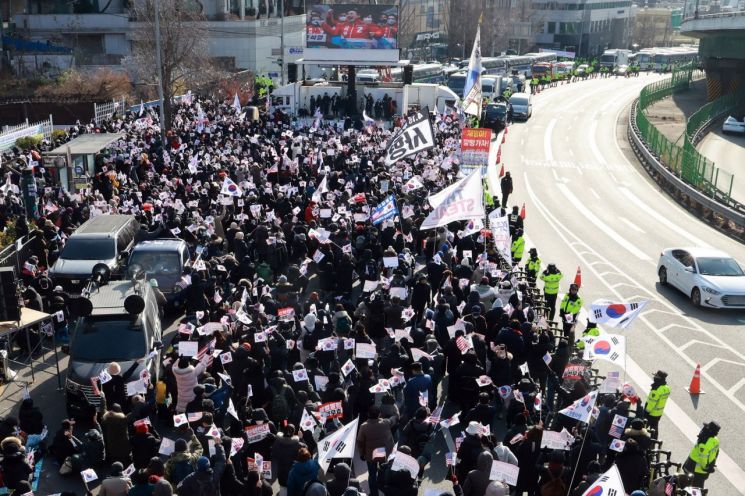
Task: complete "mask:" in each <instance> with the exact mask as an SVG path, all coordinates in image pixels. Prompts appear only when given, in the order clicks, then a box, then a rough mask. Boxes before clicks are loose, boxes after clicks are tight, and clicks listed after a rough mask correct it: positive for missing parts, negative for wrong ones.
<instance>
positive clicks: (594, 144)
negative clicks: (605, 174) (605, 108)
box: [587, 119, 608, 165]
mask: <svg viewBox="0 0 745 496" xmlns="http://www.w3.org/2000/svg"><path fill="white" fill-rule="evenodd" d="M597 130H598V121H596V120H595V119H593V120H592V121H591V122H590V131H589V132H588V135H589V136H588V140H587V141H589V142H590V151H591V152H592V154H593V155H595V160H597V161H598V163H599V164H601V165H607V163H608V162H606V161H605V157H603V154H602V153H600V149H599V148H598V140H597Z"/></svg>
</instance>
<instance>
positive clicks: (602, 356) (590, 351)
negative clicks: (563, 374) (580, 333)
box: [582, 334, 626, 364]
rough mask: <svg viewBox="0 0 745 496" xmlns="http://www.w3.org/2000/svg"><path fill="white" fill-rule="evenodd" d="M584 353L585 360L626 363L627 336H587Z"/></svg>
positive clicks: (583, 339) (584, 339)
mask: <svg viewBox="0 0 745 496" xmlns="http://www.w3.org/2000/svg"><path fill="white" fill-rule="evenodd" d="M582 341H584V342H585V348H584V351H583V354H584V356H583V357H582V358H583V359H584V360H594V359H598V360H605V361H606V362H611V363H620V364H622V363H623V362H624V358H625V355H626V336H623V335H621V334H602V335H600V336H585V337H583V338H582Z"/></svg>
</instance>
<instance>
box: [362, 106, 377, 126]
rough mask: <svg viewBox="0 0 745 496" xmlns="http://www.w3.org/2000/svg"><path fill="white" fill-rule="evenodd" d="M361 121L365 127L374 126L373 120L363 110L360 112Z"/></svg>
mask: <svg viewBox="0 0 745 496" xmlns="http://www.w3.org/2000/svg"><path fill="white" fill-rule="evenodd" d="M362 120H363V121H364V122H365V126H373V125H375V119H373V118H372V117H370V116H369V115H367V112H366V111H365V110H363V111H362Z"/></svg>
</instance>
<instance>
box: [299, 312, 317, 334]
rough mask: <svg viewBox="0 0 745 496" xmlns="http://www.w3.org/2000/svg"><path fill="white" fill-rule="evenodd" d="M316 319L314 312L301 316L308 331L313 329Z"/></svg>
mask: <svg viewBox="0 0 745 496" xmlns="http://www.w3.org/2000/svg"><path fill="white" fill-rule="evenodd" d="M317 320H318V319H317V318H316V316H315V314H312V313H309V314H308V315H306V316H305V318H303V325H304V326H305V328H306V329H308V330H309V331H313V330H315V328H316V321H317Z"/></svg>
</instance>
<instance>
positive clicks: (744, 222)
mask: <svg viewBox="0 0 745 496" xmlns="http://www.w3.org/2000/svg"><path fill="white" fill-rule="evenodd" d="M638 106H639V99H636V100H634V102H633V104H632V106H631V111H630V112H629V121H628V137H629V142H630V143H631V145H632V148H633V149H634V153H635V154H636V155H637V156H638V157H639V158H640V159H641V160H642V162H643V163H644V164H645V165H646V167H647V168H648V169H650V170H651V171H652V172H654V173H655V174H656V175H658V177H659V178H660V179H661V180H662V181H663V182H664V183H666V184H667V185H669V187H670V188H671V189H672V190H673V192H674V193H676V194H678V195H683V197H687V198H689V199H690V200H691V201H693V202H695V203H696V204H698V205H701V206H702V207H704V208H706V209H709V210H711V211H713V212H716V213H717V214H719V215H721V216H722V217H723V218H724V219H727V220H729V221H731V222H733V223H734V224H736V225H737V226H740V227H745V207H743V206H742V205H740V204H736V205H734V206H735V207H736V208H732V207H730V206H729V205H727V204H725V203H722V202H721V201H720V199H719V198H717V197H716V196H709V195H707V194H705V193H704V192H703V191H701V190H699V189H697V188H695V187H694V186H692V185H691V184H689V183H687V182H686V181H684V180H683V179H682V178H681V177H680V175H679V174H676V173H675V171H674V170H671V169H670V168H668V167H667V166H666V165H664V164H663V163H662V162H661V161H660V156H659V155H655V154H654V153H653V152H652V151H651V150H650V148H649V147H648V145H647V143H645V142H644V140H643V139H642V132H641V130H640V127H639V126H638V125H637V117H638V116H639V115H643V112H641V111H639V109H638ZM650 125H651V124H650ZM655 131H656V128H655Z"/></svg>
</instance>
